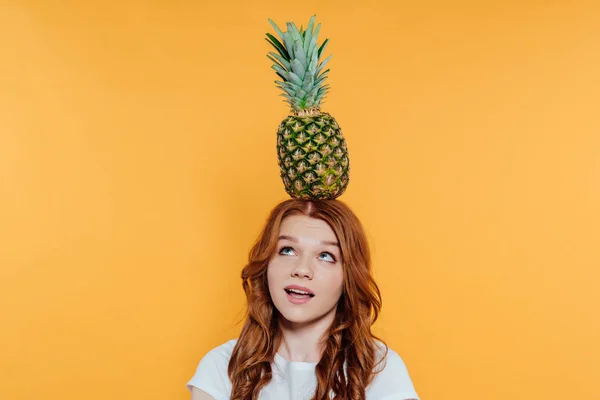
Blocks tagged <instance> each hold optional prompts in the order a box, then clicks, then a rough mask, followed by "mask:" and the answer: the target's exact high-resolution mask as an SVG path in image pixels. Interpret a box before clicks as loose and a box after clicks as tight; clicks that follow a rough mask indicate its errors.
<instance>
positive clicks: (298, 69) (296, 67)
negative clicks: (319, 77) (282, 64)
mask: <svg viewBox="0 0 600 400" xmlns="http://www.w3.org/2000/svg"><path fill="white" fill-rule="evenodd" d="M290 66H291V67H292V71H293V72H294V74H296V75H298V76H304V71H305V68H304V66H303V65H302V64H301V63H300V61H298V60H297V59H293V60H292V62H291V63H290Z"/></svg>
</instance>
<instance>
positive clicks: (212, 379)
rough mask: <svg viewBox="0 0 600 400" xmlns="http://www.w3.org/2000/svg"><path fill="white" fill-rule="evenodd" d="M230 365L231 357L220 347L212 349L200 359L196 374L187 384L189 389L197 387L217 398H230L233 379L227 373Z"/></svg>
mask: <svg viewBox="0 0 600 400" xmlns="http://www.w3.org/2000/svg"><path fill="white" fill-rule="evenodd" d="M228 365H229V358H228V357H227V356H226V355H225V354H223V353H222V352H221V351H219V349H217V348H215V349H212V350H211V351H209V352H208V353H206V355H205V356H204V357H203V358H202V359H201V360H200V363H199V364H198V367H197V368H196V372H195V373H194V376H193V377H192V379H190V381H189V382H188V383H187V385H186V386H187V388H188V390H189V391H190V392H191V391H192V387H197V388H198V389H200V390H202V391H204V392H206V393H207V394H209V395H211V396H212V397H214V398H215V399H216V400H229V397H230V395H231V381H230V380H229V376H228V375H227V367H228Z"/></svg>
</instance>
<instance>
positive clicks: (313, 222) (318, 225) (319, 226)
mask: <svg viewBox="0 0 600 400" xmlns="http://www.w3.org/2000/svg"><path fill="white" fill-rule="evenodd" d="M279 236H285V237H288V239H289V238H292V239H296V240H309V241H322V242H323V241H327V242H335V243H337V242H338V239H337V237H336V235H335V232H334V231H333V229H332V228H331V226H329V224H328V223H327V222H325V221H323V220H321V219H317V218H311V217H307V216H305V215H291V216H288V217H286V218H285V219H284V220H283V221H282V222H281V226H280V227H279Z"/></svg>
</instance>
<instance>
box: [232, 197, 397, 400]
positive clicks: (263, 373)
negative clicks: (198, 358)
mask: <svg viewBox="0 0 600 400" xmlns="http://www.w3.org/2000/svg"><path fill="white" fill-rule="evenodd" d="M290 215H305V216H308V217H311V218H316V219H320V220H323V221H325V222H327V223H328V224H329V226H331V228H332V229H333V231H334V233H335V234H336V236H337V238H338V240H339V242H340V248H341V253H342V265H343V275H344V283H343V291H342V295H341V296H340V300H339V301H338V304H337V308H336V315H335V319H334V321H333V323H332V324H331V326H330V327H329V330H328V332H326V337H325V338H324V342H323V345H324V351H323V353H322V355H321V358H320V360H319V362H318V364H317V365H316V367H315V373H316V377H317V382H318V384H317V388H316V392H315V394H314V397H313V398H312V400H326V399H327V400H329V399H330V398H331V397H330V396H333V399H336V400H364V399H365V397H366V395H365V390H366V388H367V386H368V385H369V383H370V382H371V381H372V380H373V378H374V376H375V374H376V372H374V367H375V366H376V365H378V364H379V362H377V360H376V358H377V354H378V350H377V344H376V342H375V341H376V340H379V341H380V342H381V343H382V344H383V345H384V347H385V354H387V351H388V347H387V345H385V343H384V342H383V341H382V340H380V339H379V338H378V337H377V336H375V335H374V334H373V333H372V332H371V326H372V325H373V323H374V322H375V321H376V320H377V317H378V315H379V312H380V310H381V306H382V299H381V294H380V291H379V288H378V286H377V284H376V283H375V281H374V279H373V277H372V275H371V260H370V251H369V247H368V243H367V238H366V235H365V232H364V229H363V227H362V224H361V223H360V221H359V219H358V218H357V217H356V215H355V214H354V213H353V212H352V210H351V209H350V208H349V207H348V206H347V205H346V204H344V203H343V202H341V201H339V200H316V201H315V200H301V199H289V200H285V201H283V202H281V203H279V204H278V205H277V206H275V208H274V209H273V210H272V211H271V213H270V215H269V217H268V218H267V221H266V224H265V226H264V227H263V229H262V232H261V233H260V235H259V237H258V239H257V240H256V242H255V243H254V245H253V246H252V248H251V250H250V253H249V258H248V263H247V264H246V266H245V267H244V268H243V270H242V274H241V276H242V282H243V283H242V286H243V288H244V292H245V294H246V301H247V307H246V313H245V316H244V318H245V323H244V326H243V328H242V331H241V333H240V336H239V338H238V341H237V343H236V345H235V347H234V349H233V353H232V355H231V359H230V361H229V366H228V375H229V378H230V380H231V382H232V391H231V398H230V399H231V400H257V399H258V395H259V393H260V391H261V389H262V388H263V387H264V386H265V385H267V384H268V383H269V382H270V380H271V379H272V371H271V363H272V362H273V361H274V356H275V353H276V351H277V349H278V347H279V344H280V343H281V333H280V332H279V329H278V323H277V318H278V317H279V314H278V311H277V309H276V308H275V306H274V304H273V302H272V300H271V296H270V293H269V288H268V285H267V266H268V263H269V260H270V258H271V257H272V255H273V254H274V252H275V251H276V245H277V238H278V235H279V228H280V226H281V223H282V221H283V220H284V219H285V218H286V217H288V216H290ZM384 357H385V356H384ZM381 360H383V358H382V359H381Z"/></svg>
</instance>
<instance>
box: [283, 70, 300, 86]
mask: <svg viewBox="0 0 600 400" xmlns="http://www.w3.org/2000/svg"><path fill="white" fill-rule="evenodd" d="M286 75H287V76H289V77H290V79H287V80H288V81H292V82H294V83H295V84H296V85H299V86H302V79H300V77H299V76H298V75H296V74H295V73H293V72H292V71H289V72H287V73H286Z"/></svg>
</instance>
